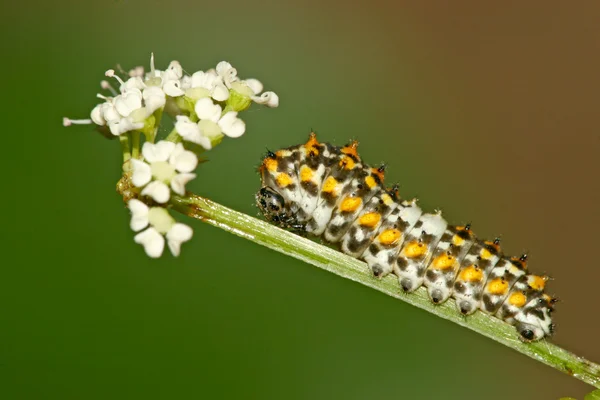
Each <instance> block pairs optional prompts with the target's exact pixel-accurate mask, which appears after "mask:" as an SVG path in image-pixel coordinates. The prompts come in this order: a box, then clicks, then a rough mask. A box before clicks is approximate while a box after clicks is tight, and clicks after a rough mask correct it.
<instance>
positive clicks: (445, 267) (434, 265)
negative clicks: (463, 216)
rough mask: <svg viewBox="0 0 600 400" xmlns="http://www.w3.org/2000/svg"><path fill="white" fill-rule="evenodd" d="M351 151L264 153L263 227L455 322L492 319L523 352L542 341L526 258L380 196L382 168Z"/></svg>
mask: <svg viewBox="0 0 600 400" xmlns="http://www.w3.org/2000/svg"><path fill="white" fill-rule="evenodd" d="M357 146H358V143H357V142H352V143H351V144H349V145H347V146H344V147H336V146H332V145H330V144H327V143H319V142H318V141H317V137H316V135H315V134H314V133H311V134H310V137H309V139H308V141H307V142H306V143H304V144H300V145H297V146H292V147H289V148H287V149H282V150H279V151H276V152H274V153H273V152H270V151H269V152H268V153H267V155H266V156H265V157H264V159H263V160H262V163H261V165H260V167H259V172H260V175H261V179H262V187H261V189H260V190H259V191H258V193H257V194H256V203H257V206H258V207H259V209H260V210H261V212H262V213H263V215H264V216H265V218H266V219H267V220H268V221H269V222H271V223H273V224H276V225H278V226H280V227H282V228H285V229H291V230H294V231H296V232H301V233H307V234H312V235H316V236H320V237H321V238H322V239H323V240H325V241H326V242H328V243H332V244H337V245H338V246H339V249H340V250H341V251H342V252H344V253H346V254H348V255H350V256H352V257H356V258H359V259H362V260H364V261H365V262H366V263H367V264H368V265H369V267H370V268H371V270H372V271H373V274H374V275H375V276H377V277H383V276H386V275H388V274H390V273H393V274H395V275H396V276H398V280H399V283H400V287H401V288H402V290H404V291H405V292H412V291H414V290H416V289H417V288H419V287H420V286H421V285H425V286H426V288H427V292H428V293H429V297H430V298H431V300H432V301H433V302H434V303H436V304H441V303H443V302H444V301H446V300H447V299H448V298H450V297H453V298H454V299H455V301H456V306H457V308H458V311H459V312H461V313H462V314H464V315H469V314H472V313H474V312H475V311H476V310H480V311H482V312H485V313H487V314H490V315H493V316H495V317H497V318H500V319H501V320H503V321H505V322H507V323H509V324H511V325H513V326H515V328H516V329H517V332H518V333H519V337H520V338H521V340H523V341H525V342H529V341H533V340H539V339H542V338H544V337H545V336H549V335H551V334H552V332H553V330H554V324H553V323H552V318H551V315H550V314H551V312H552V311H553V305H554V302H555V301H556V300H555V299H553V298H552V297H550V296H549V295H547V294H546V293H544V287H545V284H546V281H547V277H545V276H538V275H533V274H529V273H528V272H527V269H526V266H527V256H526V255H523V256H521V257H518V258H517V257H507V256H503V255H502V252H501V250H500V246H499V240H498V239H496V240H494V241H486V240H480V239H477V238H476V237H475V235H474V234H473V232H472V231H471V229H470V226H469V225H466V226H452V225H448V223H447V222H446V221H445V220H444V219H443V218H442V216H441V213H440V212H435V213H426V212H423V211H422V210H421V209H420V208H419V206H418V205H417V203H416V201H415V200H408V201H407V200H401V199H400V198H399V196H398V191H397V188H396V187H393V188H385V187H384V186H383V180H384V167H383V166H382V167H379V168H372V167H369V166H368V165H366V164H363V163H362V161H361V159H360V157H359V155H358V153H357Z"/></svg>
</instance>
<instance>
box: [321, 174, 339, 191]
mask: <svg viewBox="0 0 600 400" xmlns="http://www.w3.org/2000/svg"><path fill="white" fill-rule="evenodd" d="M337 185H338V181H336V180H335V178H334V177H333V176H330V177H329V178H327V179H326V180H325V183H323V189H321V191H322V192H325V193H333V192H334V190H335V188H336V187H337Z"/></svg>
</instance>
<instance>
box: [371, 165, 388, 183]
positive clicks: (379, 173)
mask: <svg viewBox="0 0 600 400" xmlns="http://www.w3.org/2000/svg"><path fill="white" fill-rule="evenodd" d="M371 173H372V174H373V175H377V177H378V178H379V180H380V181H381V182H383V178H384V177H385V172H384V171H383V170H379V168H371Z"/></svg>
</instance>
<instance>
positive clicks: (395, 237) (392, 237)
mask: <svg viewBox="0 0 600 400" xmlns="http://www.w3.org/2000/svg"><path fill="white" fill-rule="evenodd" d="M401 237H402V232H400V231H399V230H398V229H386V230H385V231H383V232H381V233H380V234H379V237H378V240H379V242H380V243H381V244H384V245H386V246H390V245H394V244H396V243H398V242H399V241H400V238H401Z"/></svg>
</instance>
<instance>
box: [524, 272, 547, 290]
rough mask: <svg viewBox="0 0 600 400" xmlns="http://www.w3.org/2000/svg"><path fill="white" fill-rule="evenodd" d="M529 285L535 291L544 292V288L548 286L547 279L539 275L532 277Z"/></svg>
mask: <svg viewBox="0 0 600 400" xmlns="http://www.w3.org/2000/svg"><path fill="white" fill-rule="evenodd" d="M527 283H528V284H529V286H531V288H532V289H534V290H542V289H544V286H546V278H544V277H541V276H537V275H531V276H530V277H529V279H528V281H527Z"/></svg>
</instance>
